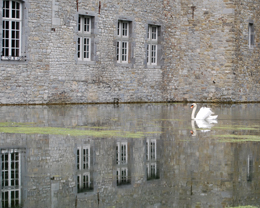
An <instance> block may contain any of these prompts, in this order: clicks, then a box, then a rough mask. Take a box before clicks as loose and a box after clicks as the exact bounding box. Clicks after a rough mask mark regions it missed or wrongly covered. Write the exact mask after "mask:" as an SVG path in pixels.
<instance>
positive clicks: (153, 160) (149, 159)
mask: <svg viewBox="0 0 260 208" xmlns="http://www.w3.org/2000/svg"><path fill="white" fill-rule="evenodd" d="M146 174H147V180H151V179H158V178H159V171H158V167H157V146H156V140H155V139H147V140H146Z"/></svg>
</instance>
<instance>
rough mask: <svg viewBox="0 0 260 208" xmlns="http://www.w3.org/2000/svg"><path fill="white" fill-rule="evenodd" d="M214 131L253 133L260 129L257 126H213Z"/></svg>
mask: <svg viewBox="0 0 260 208" xmlns="http://www.w3.org/2000/svg"><path fill="white" fill-rule="evenodd" d="M212 129H215V130H218V129H221V130H222V129H223V130H253V131H259V130H260V128H259V127H256V126H249V127H247V126H213V127H212Z"/></svg>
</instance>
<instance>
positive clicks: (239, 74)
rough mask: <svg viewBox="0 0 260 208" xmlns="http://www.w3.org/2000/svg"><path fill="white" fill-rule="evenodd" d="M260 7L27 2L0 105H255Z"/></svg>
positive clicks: (2, 80) (164, 0) (6, 60)
mask: <svg viewBox="0 0 260 208" xmlns="http://www.w3.org/2000/svg"><path fill="white" fill-rule="evenodd" d="M1 2H2V1H1ZM259 11H260V3H259V2H258V1H250V2H249V1H245V0H241V1H235V0H230V1H226V0H219V1H217V2H216V1H210V0H195V1H194V0H193V1H191V0H181V1H172V0H159V1H157V0H156V1H155V0H149V1H148V0H145V1H136V0H135V1H134V0H123V1H119V0H115V1H108V0H104V1H97V0H91V1H84V0H83V1H65V0H52V1H46V0H43V1H36V0H25V1H23V3H22V4H21V14H22V18H21V19H22V23H21V28H22V29H21V33H20V34H21V38H20V40H19V41H20V46H19V47H20V48H19V50H20V54H19V57H12V54H11V53H13V52H10V54H11V56H7V55H6V56H4V53H6V52H4V50H3V52H2V59H1V61H0V75H1V76H0V104H48V103H106V102H114V101H115V100H116V101H119V102H160V101H212V102H218V101H224V102H230V101H233V102H240V101H242V102H244V101H260V96H259V94H260V74H259V58H260V57H259V56H260V51H259V49H260V45H259V40H260V39H259V34H260V29H259V28H260V24H259V14H260V12H259ZM1 16H3V17H2V20H4V14H3V11H2V15H1ZM84 20H86V21H88V22H87V23H86V22H84ZM7 21H9V20H7ZM19 21H20V20H19ZM0 22H1V27H2V29H1V31H0V32H1V36H0V37H1V38H2V39H4V40H3V41H1V46H2V47H1V48H6V47H8V46H7V45H6V44H7V43H5V40H7V39H6V36H5V32H4V31H5V30H4V27H5V26H4V25H2V22H3V21H0ZM124 23H125V24H124ZM85 26H86V27H85ZM88 26H89V27H90V29H86V28H87V27H88ZM82 30H83V31H85V32H87V33H84V32H82V33H81V31H82ZM123 31H125V32H126V34H127V35H124V34H123ZM10 32H11V31H10ZM121 33H122V34H121ZM120 34H121V36H120ZM148 34H149V35H150V36H149V35H148ZM153 35H155V36H153ZM84 41H89V42H84ZM11 42H12V41H11V39H10V45H9V47H10V51H12V49H13V48H12V46H11V45H12V44H11ZM4 44H5V45H4ZM120 44H121V45H120ZM124 44H125V45H124ZM15 59H17V60H15Z"/></svg>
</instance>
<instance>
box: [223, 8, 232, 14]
mask: <svg viewBox="0 0 260 208" xmlns="http://www.w3.org/2000/svg"><path fill="white" fill-rule="evenodd" d="M223 14H234V9H223Z"/></svg>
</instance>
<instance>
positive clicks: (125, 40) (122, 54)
mask: <svg viewBox="0 0 260 208" xmlns="http://www.w3.org/2000/svg"><path fill="white" fill-rule="evenodd" d="M129 27H130V22H128V21H118V25H117V39H118V40H117V43H116V60H117V63H128V56H129V37H130V30H129Z"/></svg>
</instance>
